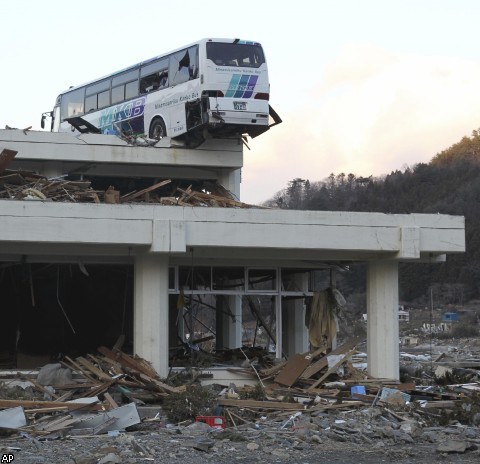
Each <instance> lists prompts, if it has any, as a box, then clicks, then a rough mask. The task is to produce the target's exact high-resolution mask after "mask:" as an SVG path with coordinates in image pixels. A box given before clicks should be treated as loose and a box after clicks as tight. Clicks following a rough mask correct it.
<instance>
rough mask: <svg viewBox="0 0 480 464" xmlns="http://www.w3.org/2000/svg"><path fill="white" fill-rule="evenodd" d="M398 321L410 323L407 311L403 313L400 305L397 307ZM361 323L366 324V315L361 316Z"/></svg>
mask: <svg viewBox="0 0 480 464" xmlns="http://www.w3.org/2000/svg"><path fill="white" fill-rule="evenodd" d="M398 320H399V321H400V322H410V313H409V312H408V311H405V309H404V307H403V306H402V305H400V306H399V307H398ZM362 322H367V315H366V314H362Z"/></svg>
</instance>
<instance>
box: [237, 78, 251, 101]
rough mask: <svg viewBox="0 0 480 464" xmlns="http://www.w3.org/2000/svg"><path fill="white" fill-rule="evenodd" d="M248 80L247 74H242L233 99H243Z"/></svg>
mask: <svg viewBox="0 0 480 464" xmlns="http://www.w3.org/2000/svg"><path fill="white" fill-rule="evenodd" d="M249 79H250V76H249V75H248V74H244V75H243V76H242V77H241V79H240V82H239V83H238V87H237V91H236V92H235V94H234V95H233V98H241V97H243V94H244V92H245V91H246V90H247V84H248V80H249Z"/></svg>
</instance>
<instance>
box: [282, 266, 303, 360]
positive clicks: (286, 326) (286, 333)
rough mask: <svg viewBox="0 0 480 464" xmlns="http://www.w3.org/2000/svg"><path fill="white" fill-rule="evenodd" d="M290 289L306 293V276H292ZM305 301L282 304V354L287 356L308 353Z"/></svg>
mask: <svg viewBox="0 0 480 464" xmlns="http://www.w3.org/2000/svg"><path fill="white" fill-rule="evenodd" d="M291 283H292V287H291V288H292V289H295V290H297V291H298V290H300V291H304V292H307V291H308V274H307V273H301V274H295V275H293V276H292V282H291ZM305 311H306V308H305V299H304V298H296V299H292V300H287V299H285V298H283V302H282V319H283V323H282V327H283V352H284V353H285V354H286V355H287V356H292V355H294V354H296V353H305V352H306V351H308V330H307V326H306V325H305Z"/></svg>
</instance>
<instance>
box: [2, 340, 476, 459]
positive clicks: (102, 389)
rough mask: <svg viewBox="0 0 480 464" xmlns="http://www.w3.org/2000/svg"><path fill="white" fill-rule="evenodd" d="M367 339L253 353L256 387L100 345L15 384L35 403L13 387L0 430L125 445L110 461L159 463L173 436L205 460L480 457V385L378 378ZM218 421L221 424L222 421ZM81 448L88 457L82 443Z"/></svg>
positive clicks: (179, 451)
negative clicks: (402, 454)
mask: <svg viewBox="0 0 480 464" xmlns="http://www.w3.org/2000/svg"><path fill="white" fill-rule="evenodd" d="M358 343H359V340H358V339H354V340H350V341H348V342H346V343H345V344H343V345H341V346H340V347H339V348H337V349H336V350H334V351H333V352H330V353H326V349H324V348H322V347H321V348H319V349H317V350H315V351H314V352H311V353H305V354H303V355H295V356H292V357H291V358H290V359H288V360H287V361H284V362H282V363H280V364H275V365H270V366H269V367H268V366H267V364H269V357H268V356H265V357H257V358H255V359H254V358H252V359H250V358H249V357H248V356H247V360H248V362H247V363H244V366H243V368H242V371H243V374H244V375H247V374H249V376H250V379H251V380H254V383H253V384H254V386H248V385H239V386H237V385H235V384H234V383H231V384H230V385H215V384H214V385H210V386H208V387H207V386H202V385H201V382H200V380H201V378H202V377H201V376H194V375H191V374H190V373H188V372H186V373H183V374H182V373H177V374H174V375H172V376H171V377H169V379H160V378H159V376H158V375H157V373H156V372H155V370H154V369H153V368H152V367H151V366H150V364H149V363H148V362H146V361H145V360H143V359H141V358H138V357H135V356H130V355H128V354H126V353H124V352H122V351H121V350H120V349H119V348H118V347H114V348H112V349H109V348H107V347H99V348H98V353H96V354H95V355H92V354H88V355H86V356H79V357H77V358H75V359H72V358H69V357H65V358H64V359H63V360H62V361H61V362H59V363H55V364H48V365H46V366H44V367H43V368H42V369H40V371H39V372H38V374H37V375H36V376H35V377H33V376H31V375H30V376H29V375H26V374H18V375H17V376H16V379H15V380H16V381H22V382H24V384H28V385H29V389H31V390H32V391H33V393H34V395H32V397H31V399H25V397H23V396H21V395H18V394H12V395H13V397H14V399H6V398H5V396H6V393H5V392H6V390H7V389H6V388H2V389H1V390H0V392H1V396H2V398H3V399H1V400H0V408H1V410H0V429H1V430H3V433H7V435H8V436H9V437H10V438H9V439H10V440H12V439H13V440H18V439H19V436H21V437H24V438H28V437H30V438H31V439H32V440H33V439H34V440H37V441H38V440H40V441H51V440H57V439H61V440H65V439H69V440H73V441H75V440H79V439H81V438H82V437H83V438H86V437H92V438H95V437H97V438H99V437H102V436H105V437H107V438H109V439H111V440H112V441H113V446H111V447H109V448H111V449H110V451H109V453H113V454H115V455H118V456H123V457H125V456H126V455H131V454H132V453H133V454H137V455H139V456H142V459H143V458H151V459H152V460H154V459H155V457H156V456H158V452H159V442H161V441H162V440H163V441H164V442H168V445H166V446H168V449H169V453H170V455H171V457H172V459H173V458H179V459H180V458H188V457H189V456H191V457H192V458H193V457H194V456H195V453H198V452H206V453H209V454H214V455H215V456H216V457H218V458H222V457H223V456H224V455H227V454H228V452H231V451H232V450H238V451H239V452H245V453H248V452H252V451H255V452H262V453H269V454H270V455H272V456H276V457H278V458H285V459H292V458H294V457H295V456H296V454H295V453H297V454H298V453H300V455H302V453H304V454H305V456H308V454H309V453H315V452H318V450H319V449H322V450H324V449H325V448H327V449H330V448H332V447H333V448H334V447H335V446H337V445H340V444H345V443H348V446H359V447H362V446H368V447H370V448H372V449H374V450H378V451H382V452H383V451H385V450H390V449H392V447H393V448H394V447H397V446H407V445H412V444H416V445H418V446H430V447H432V446H434V447H435V449H436V451H437V452H439V453H467V454H468V453H471V454H472V455H473V453H477V454H476V455H475V456H477V458H478V452H477V447H478V444H480V404H479V401H478V398H479V393H480V381H479V379H478V377H477V379H476V381H475V382H470V383H469V384H466V385H462V384H460V385H441V386H432V385H429V386H423V385H416V384H415V383H411V382H409V383H401V382H399V381H393V380H388V379H374V378H370V377H369V376H368V375H367V374H365V372H363V370H361V369H360V368H356V367H355V366H356V365H357V366H358V365H359V364H361V363H359V362H358V361H362V360H364V358H363V356H362V353H361V352H358V351H357V350H356V346H357V344H358ZM249 354H250V355H251V354H252V352H250V353H249ZM329 358H330V360H329ZM331 358H333V359H331ZM259 359H261V360H262V362H263V363H264V364H265V365H264V366H263V367H262V366H260V365H259V364H258V362H259ZM342 366H343V367H344V369H343V372H340V370H339V368H340V367H342ZM204 371H205V372H208V368H207V369H204ZM40 398H41V399H40ZM202 399H204V400H205V401H203V400H202ZM172 408H173V409H172ZM141 411H143V412H142V414H140V412H141ZM199 415H200V416H201V417H200V419H202V420H200V421H199ZM141 416H142V417H141ZM209 418H214V419H215V420H219V419H220V418H221V420H220V422H218V423H219V424H220V425H215V421H212V422H211V423H208V422H209V421H208V419H209ZM172 419H173V420H172ZM195 420H197V421H196V422H195ZM172 435H174V436H175V440H174V442H173V443H174V444H172ZM153 437H155V440H154V442H155V444H154V445H152V441H153ZM142 441H144V442H145V444H144V445H142ZM147 443H150V445H148V444H147ZM73 448H75V447H73ZM84 451H85V450H84ZM76 452H78V453H79V455H83V454H85V453H83V454H82V453H80V450H79V448H78V447H77V448H76ZM163 452H164V451H163ZM95 453H96V454H95ZM98 453H100V454H101V452H100V451H99V450H97V451H94V450H91V451H89V452H88V453H87V454H89V455H93V456H94V457H95V459H97V461H93V460H92V461H91V462H100V461H99V459H100V457H99V456H98ZM109 453H106V454H103V458H105V457H106V456H107V455H108V454H109ZM110 457H111V456H110ZM91 459H93V458H91ZM109 459H110V458H109ZM112 459H113V458H112ZM119 459H121V458H119ZM295 459H297V458H295ZM73 462H77V461H73ZM82 462H83V461H82ZM104 462H123V461H121V460H119V461H115V460H114V461H108V460H106V461H104ZM126 462H130V461H126ZM132 462H135V461H132Z"/></svg>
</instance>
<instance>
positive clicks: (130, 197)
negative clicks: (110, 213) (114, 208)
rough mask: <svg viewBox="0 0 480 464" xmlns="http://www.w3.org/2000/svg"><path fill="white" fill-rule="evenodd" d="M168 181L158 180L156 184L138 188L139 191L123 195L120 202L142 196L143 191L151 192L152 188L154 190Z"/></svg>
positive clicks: (168, 181)
mask: <svg viewBox="0 0 480 464" xmlns="http://www.w3.org/2000/svg"><path fill="white" fill-rule="evenodd" d="M170 182H172V181H171V180H170V179H168V180H163V181H162V182H158V184H155V185H152V186H150V187H147V188H146V189H143V190H140V191H139V192H136V193H132V194H128V195H124V196H123V197H122V198H120V203H124V202H126V201H130V200H133V199H134V198H138V197H140V196H142V195H143V194H144V193H148V192H151V191H153V190H156V189H158V188H160V187H163V186H164V185H167V184H169V183H170Z"/></svg>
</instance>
